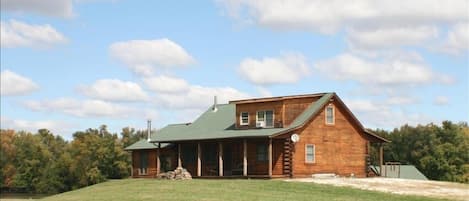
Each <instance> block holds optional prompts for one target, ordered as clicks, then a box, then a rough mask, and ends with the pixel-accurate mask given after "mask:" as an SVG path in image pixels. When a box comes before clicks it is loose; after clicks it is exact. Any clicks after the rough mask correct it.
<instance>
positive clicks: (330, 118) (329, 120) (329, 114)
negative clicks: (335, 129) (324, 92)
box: [326, 105, 334, 125]
mask: <svg viewBox="0 0 469 201" xmlns="http://www.w3.org/2000/svg"><path fill="white" fill-rule="evenodd" d="M326 124H331V125H332V124H334V107H333V106H332V105H329V106H327V107H326Z"/></svg>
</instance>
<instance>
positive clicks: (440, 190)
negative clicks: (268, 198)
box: [286, 177, 469, 201]
mask: <svg viewBox="0 0 469 201" xmlns="http://www.w3.org/2000/svg"><path fill="white" fill-rule="evenodd" d="M286 181H292V182H312V183H317V184H329V185H334V186H346V187H352V188H358V189H363V190H372V191H381V192H386V193H393V194H400V195H420V196H427V197H437V198H446V199H454V200H465V201H469V185H468V184H459V183H451V182H441V181H423V180H412V179H396V178H380V177H374V178H321V179H316V178H301V179H286Z"/></svg>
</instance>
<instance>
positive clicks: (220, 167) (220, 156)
mask: <svg viewBox="0 0 469 201" xmlns="http://www.w3.org/2000/svg"><path fill="white" fill-rule="evenodd" d="M218 176H220V177H222V176H223V144H222V142H219V143H218Z"/></svg>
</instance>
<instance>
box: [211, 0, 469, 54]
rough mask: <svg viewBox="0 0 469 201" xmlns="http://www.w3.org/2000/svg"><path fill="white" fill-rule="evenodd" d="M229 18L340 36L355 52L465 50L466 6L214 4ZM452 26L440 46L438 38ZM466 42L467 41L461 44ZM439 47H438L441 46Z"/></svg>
mask: <svg viewBox="0 0 469 201" xmlns="http://www.w3.org/2000/svg"><path fill="white" fill-rule="evenodd" d="M218 2H219V3H220V4H221V5H222V7H223V8H224V11H227V13H228V15H229V16H231V17H232V18H233V19H235V20H236V21H239V22H248V23H249V24H256V25H259V26H262V27H268V28H271V29H275V30H281V31H291V30H300V31H310V32H315V33H321V34H336V33H340V32H342V31H345V38H347V41H348V44H349V47H350V48H351V50H354V51H358V52H361V51H365V52H366V53H370V52H374V51H376V50H378V49H386V48H403V47H405V46H417V47H424V48H428V49H438V51H441V52H447V53H456V54H459V53H460V52H461V50H467V48H468V46H469V45H468V43H467V41H468V40H467V39H468V35H469V34H468V28H467V26H466V27H463V25H460V24H467V23H468V22H469V12H468V11H467V10H468V8H469V1H467V0H452V1H434V0H433V1H428V0H413V1H404V2H399V3H396V2H395V1H394V0H356V1H341V0H290V1H283V0H218ZM447 26H450V27H451V26H455V27H454V28H453V29H452V30H451V31H450V33H449V34H448V42H447V44H445V45H443V47H433V46H435V44H438V41H440V40H441V38H439V37H438V35H439V34H438V33H440V32H442V30H445V28H446V27H447ZM465 41H466V42H465ZM440 46H441V45H440Z"/></svg>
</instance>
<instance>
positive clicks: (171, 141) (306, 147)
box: [126, 93, 388, 178]
mask: <svg viewBox="0 0 469 201" xmlns="http://www.w3.org/2000/svg"><path fill="white" fill-rule="evenodd" d="M385 142H388V140H386V139H384V138H382V137H379V136H377V135H375V134H373V133H372V132H370V131H368V130H365V128H364V127H363V125H362V124H361V123H360V122H359V121H358V120H357V118H356V117H355V116H354V115H353V114H352V112H351V111H350V110H349V109H348V108H347V106H346V105H345V104H344V103H343V102H342V100H341V99H340V98H339V97H338V96H337V94H335V93H318V94H307V95H295V96H282V97H271V98H258V99H247V100H235V101H230V102H229V104H216V101H215V104H214V105H213V106H212V107H211V108H209V109H208V110H207V111H206V112H205V113H203V114H202V115H201V116H200V117H199V118H197V119H196V120H195V121H194V122H192V123H185V124H171V125H168V126H166V127H164V128H162V129H160V130H158V131H157V132H156V133H152V134H151V137H150V138H149V139H148V140H142V141H140V142H137V143H135V144H133V145H131V146H130V147H127V148H126V149H127V150H129V151H132V160H133V162H132V166H133V168H132V169H133V170H132V175H133V177H154V176H155V175H156V174H158V173H159V172H163V171H166V170H172V169H174V168H176V167H183V168H186V169H187V170H188V171H189V172H190V173H191V174H192V176H193V177H266V178H274V177H311V175H312V174H320V173H333V174H337V175H342V176H350V175H354V176H356V177H366V176H367V175H369V173H370V171H371V170H370V169H369V168H368V167H369V166H368V165H369V164H368V162H369V147H370V143H379V144H382V143H385ZM380 158H381V161H380V164H382V149H380Z"/></svg>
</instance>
